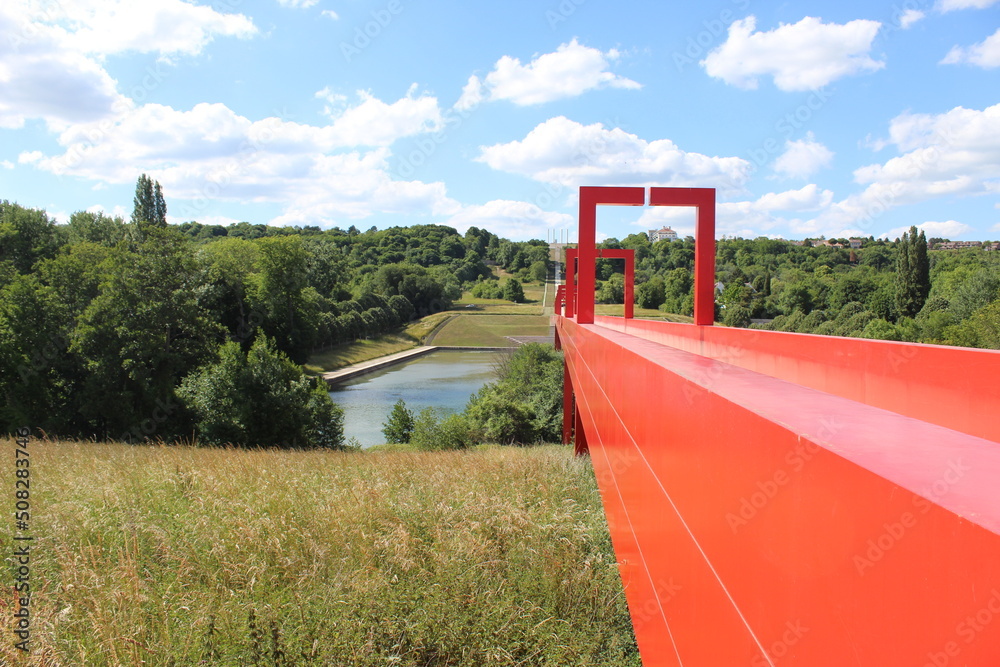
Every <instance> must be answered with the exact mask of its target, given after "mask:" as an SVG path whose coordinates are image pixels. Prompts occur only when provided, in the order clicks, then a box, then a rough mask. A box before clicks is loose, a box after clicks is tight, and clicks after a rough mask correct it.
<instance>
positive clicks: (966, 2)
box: [936, 0, 1000, 12]
mask: <svg viewBox="0 0 1000 667" xmlns="http://www.w3.org/2000/svg"><path fill="white" fill-rule="evenodd" d="M998 1H1000V0H938V3H937V5H936V8H937V10H938V11H940V12H951V11H955V10H956V9H986V8H987V7H990V6H992V5H995V4H996V3H997V2H998Z"/></svg>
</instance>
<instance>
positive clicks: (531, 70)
mask: <svg viewBox="0 0 1000 667" xmlns="http://www.w3.org/2000/svg"><path fill="white" fill-rule="evenodd" d="M619 57H621V54H620V53H619V52H618V51H617V50H615V49H611V50H610V51H608V52H606V53H604V52H601V51H600V50H599V49H594V48H590V47H587V46H584V45H582V44H580V43H579V42H577V40H576V39H575V38H574V39H573V40H572V41H571V42H569V43H568V44H562V45H560V46H559V48H558V49H556V51H555V52H554V53H546V54H543V55H540V56H537V57H536V58H535V59H534V60H532V61H531V62H529V63H528V64H527V65H522V64H521V61H520V60H519V59H518V58H513V57H511V56H503V57H502V58H500V60H498V61H497V62H496V64H495V65H494V66H493V70H492V71H491V72H490V73H489V74H487V75H486V77H485V79H483V80H482V81H480V79H479V77H476V76H472V77H471V78H470V79H469V83H468V84H466V86H465V89H463V92H462V98H461V99H460V100H459V102H458V103H457V104H456V108H459V109H463V108H469V107H470V105H473V102H475V103H478V102H479V101H481V100H483V99H488V100H490V101H495V100H509V101H511V102H513V103H514V104H517V105H519V106H529V105H533V104H543V103H545V102H551V101H553V100H559V99H563V98H567V97H576V96H578V95H582V94H583V93H585V92H587V91H590V90H595V89H599V88H626V89H637V88H641V87H642V86H641V85H640V84H638V83H636V82H635V81H632V80H631V79H627V78H625V77H622V76H619V75H617V74H614V73H613V72H611V71H609V68H610V67H611V62H612V61H615V60H617V59H618V58H619Z"/></svg>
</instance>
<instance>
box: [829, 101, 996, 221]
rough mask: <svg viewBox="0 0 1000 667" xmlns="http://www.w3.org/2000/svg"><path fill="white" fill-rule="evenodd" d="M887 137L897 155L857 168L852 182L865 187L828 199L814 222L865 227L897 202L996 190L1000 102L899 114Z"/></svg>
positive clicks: (920, 200)
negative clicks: (978, 107) (828, 203)
mask: <svg viewBox="0 0 1000 667" xmlns="http://www.w3.org/2000/svg"><path fill="white" fill-rule="evenodd" d="M889 136H890V139H889V142H888V143H889V144H892V145H895V146H896V147H897V149H898V150H899V151H900V153H901V154H900V155H899V156H898V157H894V158H891V159H889V160H888V161H886V162H885V163H884V164H873V165H868V166H866V167H862V168H860V169H857V170H856V171H855V172H854V177H855V181H856V182H858V183H860V184H862V185H865V186H866V187H865V189H864V190H863V191H862V192H860V193H858V194H855V195H851V196H849V197H847V198H846V199H843V200H841V201H839V202H835V203H834V204H832V205H831V206H830V208H829V209H828V210H827V211H826V212H824V213H823V214H821V215H820V216H819V217H818V218H817V220H816V223H817V224H818V225H821V226H831V225H843V224H857V223H862V224H864V225H866V226H870V225H871V224H873V222H874V221H875V220H877V219H878V217H879V216H880V215H881V214H882V213H884V212H885V211H888V210H890V209H892V208H895V207H897V206H901V205H905V204H914V203H918V202H922V201H926V200H928V199H932V198H934V197H942V196H948V195H977V194H986V193H995V192H1000V104H997V105H994V106H992V107H988V108H986V109H984V110H982V111H978V110H975V109H965V108H963V107H956V108H954V109H952V110H951V111H948V112H946V113H943V114H938V115H931V114H909V113H906V114H902V115H900V116H898V117H896V118H894V119H893V120H892V122H891V123H890V128H889Z"/></svg>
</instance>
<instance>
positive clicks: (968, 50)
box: [941, 29, 1000, 69]
mask: <svg viewBox="0 0 1000 667" xmlns="http://www.w3.org/2000/svg"><path fill="white" fill-rule="evenodd" d="M959 63H970V64H972V65H978V66H979V67H982V68H984V69H992V68H994V67H1000V29H998V30H997V31H996V32H995V33H993V34H992V35H990V36H989V37H987V38H986V39H985V40H983V41H982V42H980V43H979V44H973V45H972V46H969V47H964V48H963V47H961V46H954V47H952V49H951V51H949V52H948V55H946V56H945V57H944V59H943V60H942V61H941V64H943V65H957V64H959Z"/></svg>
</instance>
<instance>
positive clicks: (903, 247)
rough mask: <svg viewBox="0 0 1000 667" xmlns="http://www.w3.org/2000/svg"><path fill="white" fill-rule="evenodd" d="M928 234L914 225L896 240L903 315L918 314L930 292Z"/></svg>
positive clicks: (899, 302)
mask: <svg viewBox="0 0 1000 667" xmlns="http://www.w3.org/2000/svg"><path fill="white" fill-rule="evenodd" d="M930 288H931V286H930V265H929V263H928V258H927V238H926V237H925V236H924V233H923V231H921V232H919V233H918V232H917V228H916V227H910V231H909V232H908V233H904V234H903V236H902V238H900V239H899V240H897V241H896V310H897V312H898V314H899V317H915V316H916V315H917V313H919V312H920V309H921V308H922V307H923V305H924V301H926V300H927V295H928V294H929V293H930Z"/></svg>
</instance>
